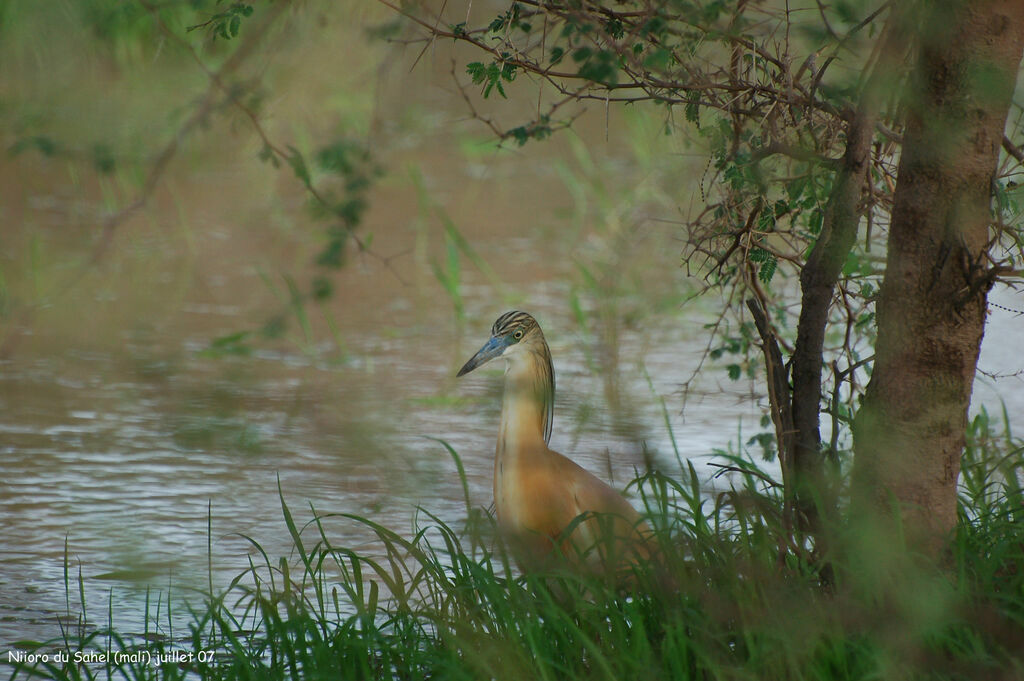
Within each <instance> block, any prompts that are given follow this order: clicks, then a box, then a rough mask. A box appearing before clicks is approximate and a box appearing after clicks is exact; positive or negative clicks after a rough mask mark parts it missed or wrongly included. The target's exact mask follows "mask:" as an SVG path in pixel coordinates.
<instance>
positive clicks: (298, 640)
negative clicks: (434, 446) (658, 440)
mask: <svg viewBox="0 0 1024 681" xmlns="http://www.w3.org/2000/svg"><path fill="white" fill-rule="evenodd" d="M968 439H969V446H968V449H967V452H966V455H965V457H964V461H963V482H962V486H961V495H960V525H959V529H958V531H957V534H956V536H955V537H954V538H952V541H951V543H950V554H949V556H948V561H946V562H944V563H941V564H936V563H930V562H928V561H927V560H925V559H923V558H921V557H919V556H915V555H913V554H911V553H910V552H909V551H907V550H905V549H903V548H902V547H900V546H883V547H878V546H876V547H873V548H871V550H870V551H868V553H869V555H857V553H856V550H857V547H861V548H863V547H864V546H865V544H864V539H863V533H862V532H857V531H856V528H848V527H846V528H838V529H837V530H836V534H837V536H838V537H839V541H838V545H839V546H840V548H838V549H837V550H835V551H834V555H830V556H829V557H828V558H829V560H830V561H831V563H832V564H831V567H832V568H833V570H832V572H831V574H833V575H834V576H833V577H831V578H830V579H829V580H827V581H825V580H822V579H821V577H820V576H819V573H820V569H819V565H818V564H816V563H815V562H812V561H811V560H810V559H808V558H806V556H808V555H811V554H810V552H808V551H806V550H804V549H805V548H806V547H805V546H804V542H803V540H801V539H800V538H799V537H797V536H795V535H794V533H793V532H792V531H791V530H790V529H788V528H787V527H786V523H785V522H784V520H783V516H784V514H783V512H782V510H783V502H784V500H783V495H782V492H781V490H780V488H779V486H778V485H777V484H776V483H775V482H774V481H773V480H772V479H771V476H769V475H768V474H767V473H766V472H765V471H763V470H760V469H758V468H757V466H756V464H754V463H753V460H752V459H751V458H750V457H748V456H746V455H743V456H732V457H731V458H730V460H729V461H728V462H727V464H726V465H727V468H728V470H729V471H730V475H731V476H732V477H731V484H730V486H729V488H728V489H727V490H725V491H722V492H719V493H711V492H709V491H708V489H707V486H706V484H705V483H704V482H702V479H701V476H700V475H698V470H697V468H696V467H695V466H694V465H693V464H692V463H689V462H684V465H683V468H682V470H681V471H680V472H679V474H676V475H673V476H668V475H665V474H663V473H658V472H650V473H647V474H645V475H643V476H641V477H639V478H638V479H637V480H635V481H634V484H633V490H634V492H635V493H636V494H638V495H639V497H640V498H641V499H642V501H643V503H644V505H645V506H646V508H647V511H648V518H649V521H650V524H651V526H652V528H653V530H654V533H655V541H656V542H657V545H658V551H656V552H655V556H654V557H652V558H651V559H650V560H649V561H642V562H640V564H638V565H636V566H635V567H634V568H633V569H632V574H630V575H629V578H628V579H627V580H626V581H625V582H623V581H621V580H609V579H605V578H603V577H601V576H600V575H587V574H580V573H579V572H578V571H574V570H570V569H568V568H560V567H558V566H557V565H556V566H554V567H551V568H549V569H546V570H544V571H539V572H530V573H527V574H523V573H521V572H520V571H519V570H518V569H517V567H516V565H515V563H514V561H513V560H511V559H510V558H509V556H508V555H507V554H506V553H505V552H504V550H503V549H502V548H501V544H500V542H497V541H495V538H494V534H495V532H494V530H495V528H494V521H493V518H492V517H491V516H490V515H489V514H487V513H486V512H483V511H482V510H480V509H473V508H470V506H469V504H468V501H467V520H466V522H465V523H464V524H460V526H459V527H453V526H452V525H451V524H448V523H446V522H444V521H442V520H441V519H440V518H438V517H437V516H436V515H434V514H432V513H430V512H429V511H428V510H426V509H421V510H420V511H419V512H418V513H417V515H416V518H415V522H414V529H413V531H412V532H411V536H406V534H402V533H398V532H395V531H394V530H392V529H389V528H387V527H384V526H382V525H380V524H379V523H376V522H375V521H374V520H373V519H371V518H367V517H361V516H356V515H329V514H319V513H317V512H316V510H315V509H311V519H309V520H308V521H307V522H306V523H305V524H304V525H301V524H300V523H299V522H297V521H296V519H295V516H294V515H293V513H292V511H291V510H290V509H289V507H288V506H287V505H286V504H285V502H284V497H283V495H282V496H281V509H282V516H283V519H284V523H285V525H286V526H287V528H288V531H289V533H290V534H291V537H292V540H293V543H294V555H293V556H292V557H291V558H280V559H276V560H275V559H272V558H271V557H270V556H269V555H267V553H266V552H265V551H264V550H263V549H262V548H261V547H260V545H259V544H258V543H257V542H256V540H255V539H250V541H251V544H252V546H253V549H254V551H253V555H255V556H258V558H259V560H250V562H249V565H248V567H247V568H246V569H245V570H243V571H241V572H240V573H239V574H238V576H237V577H236V578H235V579H234V580H233V581H232V582H231V584H229V585H228V586H227V587H226V588H224V589H222V590H221V591H218V592H214V588H213V585H212V580H211V586H210V593H206V594H204V595H203V598H202V599H201V601H200V604H199V606H198V607H195V608H194V610H193V611H192V613H191V617H192V621H191V624H190V627H189V632H188V633H187V635H184V636H178V637H171V636H164V637H153V636H150V637H148V640H144V641H140V640H128V638H127V637H125V636H123V635H119V634H118V633H117V632H114V631H111V630H107V629H94V630H92V631H91V632H85V631H84V630H80V633H79V634H78V635H77V637H75V636H65V638H64V640H62V641H50V642H42V643H32V642H25V644H24V647H26V648H29V647H32V646H38V650H44V649H46V648H47V647H49V648H53V647H55V646H65V647H67V648H71V649H77V650H84V651H89V650H94V651H95V650H129V651H130V650H138V649H140V648H145V649H147V650H150V651H151V652H153V653H154V654H155V653H157V652H160V651H163V652H164V653H169V652H173V651H175V650H177V651H179V652H191V653H198V651H212V652H213V655H208V656H207V657H205V658H203V659H199V658H198V656H197V655H196V656H193V658H192V659H190V660H189V661H187V662H185V663H180V662H179V663H167V664H162V665H145V664H139V665H134V666H132V665H120V666H110V665H107V666H104V665H102V664H92V665H90V664H79V665H75V664H53V663H49V664H40V663H35V664H30V663H16V664H14V665H13V672H12V674H11V678H28V677H38V678H52V679H57V678H60V679H65V678H71V679H95V678H126V679H178V678H182V679H184V678H189V679H335V680H337V679H345V680H349V679H545V680H547V679H550V680H555V679H558V680H561V679H608V680H621V679H645V680H646V679H737V680H739V679H751V680H753V679H757V680H770V679H780V680H782V679H787V680H788V679H803V680H809V681H813V680H821V681H825V680H829V681H832V680H842V679H851V680H852V679H865V680H866V679H1018V678H1024V662H1022V659H1024V658H1022V657H1021V655H1020V653H1021V651H1022V650H1024V529H1022V527H1024V523H1022V521H1024V517H1022V516H1024V494H1022V491H1021V482H1020V481H1021V473H1022V468H1024V463H1022V458H1024V457H1022V456H1021V454H1022V445H1021V442H1020V441H1019V440H1014V439H1013V438H1012V437H1011V436H1010V434H1009V433H1005V434H1002V435H997V434H995V433H993V432H992V429H991V424H990V422H989V420H988V416H987V414H985V413H983V414H982V415H980V416H979V417H978V418H976V419H975V420H974V421H973V422H972V423H971V424H970V431H969V438H968ZM453 454H454V452H453ZM456 461H458V459H457V457H456ZM460 470H461V468H460ZM338 522H347V523H356V524H359V525H361V526H364V527H365V528H368V529H369V530H370V531H372V532H373V534H374V535H375V536H376V539H377V541H376V542H375V546H374V548H373V549H372V550H364V551H357V550H354V549H352V548H349V547H345V546H337V545H335V544H334V542H333V540H332V532H331V531H329V529H328V525H331V526H332V527H333V526H334V525H335V524H336V523H338ZM847 534H850V535H854V534H856V535H857V536H858V537H859V539H858V540H857V541H853V540H850V541H846V542H845V543H844V537H845V536H846V535H847ZM72 582H73V580H72V579H69V580H68V584H67V588H68V589H69V592H72V593H73V591H74V588H75V587H74V584H73V583H72ZM623 584H625V586H624V585H623ZM84 605H85V604H84V603H83V604H82V607H83V609H84Z"/></svg>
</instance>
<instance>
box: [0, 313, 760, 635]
mask: <svg viewBox="0 0 1024 681" xmlns="http://www.w3.org/2000/svg"><path fill="white" fill-rule="evenodd" d="M537 313H538V314H539V315H540V316H541V318H545V313H546V314H547V316H549V317H551V318H554V314H553V311H552V310H543V309H542V310H539V311H537ZM489 316H490V314H489V313H488V317H489ZM482 319H483V318H481V320H482ZM469 326H472V327H473V328H474V329H475V330H478V332H479V334H478V335H480V336H481V337H483V336H484V335H485V334H486V333H487V331H488V329H489V322H487V321H480V322H475V323H473V324H470V325H469ZM547 326H548V328H549V329H550V330H549V336H550V337H552V338H553V339H554V340H553V343H554V352H555V353H556V359H555V365H556V371H557V372H558V379H559V387H560V390H559V395H558V403H557V410H556V421H555V436H554V439H553V445H554V446H555V447H556V448H558V449H561V450H562V451H564V452H566V453H567V454H570V455H572V456H574V458H576V459H577V460H578V461H580V463H582V464H583V465H584V466H586V467H587V468H589V469H591V470H592V471H594V472H596V473H599V474H601V475H602V476H603V477H605V478H606V479H609V478H610V479H612V480H613V482H614V483H615V484H617V485H619V486H622V485H624V484H625V483H626V482H627V481H628V480H629V479H630V478H631V477H632V475H633V472H634V470H636V469H637V468H638V467H641V466H642V465H643V460H642V454H641V447H643V446H646V448H647V449H648V450H650V451H654V452H660V453H662V454H669V453H670V452H671V443H670V442H669V440H668V436H667V433H666V431H665V428H664V425H663V423H662V416H661V413H660V407H659V406H658V405H657V403H656V400H655V397H654V396H652V395H651V393H650V389H649V387H648V386H647V384H646V380H645V379H644V377H643V375H642V372H641V368H640V366H639V365H638V364H636V363H626V366H624V367H623V369H622V383H623V386H622V387H620V391H619V397H620V399H621V401H622V402H624V403H627V404H630V405H631V406H632V408H631V409H630V411H629V414H630V416H629V417H628V418H629V419H633V420H627V419H626V417H624V416H623V415H622V414H619V415H618V416H617V418H615V419H613V418H611V414H609V413H608V409H607V404H605V401H604V400H603V399H600V398H596V397H595V396H598V395H603V394H604V387H603V386H602V385H601V383H602V382H601V381H600V380H599V379H598V378H597V377H596V375H595V374H594V373H593V372H591V371H589V370H588V369H587V368H586V367H585V366H584V364H583V363H584V359H583V357H582V356H581V355H582V354H583V353H581V352H580V346H579V345H578V343H577V340H576V339H575V338H572V337H566V334H565V332H564V331H560V330H559V329H558V328H557V325H555V326H554V328H552V326H553V325H552V324H548V325H547ZM432 328H433V327H429V326H428V327H426V328H418V329H413V330H409V331H408V332H407V333H406V334H405V335H404V336H403V337H402V339H401V341H400V342H392V343H387V344H380V345H377V344H376V343H375V340H374V339H372V338H367V339H351V343H352V345H353V347H359V346H365V352H366V357H364V358H363V359H362V361H354V360H353V361H350V362H349V363H347V364H340V365H322V364H318V363H316V362H313V361H311V360H309V359H307V358H304V357H301V356H295V355H287V356H286V355H256V356H253V357H244V358H221V359H214V358H205V357H203V356H201V355H197V354H196V353H194V352H191V351H189V350H187V349H183V350H181V351H180V352H179V353H178V354H177V356H174V354H173V353H171V356H174V361H173V362H167V363H165V364H163V365H160V366H150V365H148V364H147V363H146V362H145V360H144V359H143V358H142V357H140V356H136V354H135V353H134V352H133V349H132V348H131V347H127V348H125V352H124V353H118V354H113V353H112V354H99V353H93V354H87V353H76V352H74V351H68V352H67V353H65V354H64V355H63V356H59V357H52V358H45V359H34V360H32V361H20V360H14V361H10V362H8V363H6V365H5V366H4V367H3V373H2V378H0V400H2V403H3V411H2V413H3V417H2V420H0V433H2V442H3V450H2V451H3V457H4V462H5V466H4V482H3V492H4V493H3V496H2V498H0V526H2V527H3V536H2V544H0V552H2V559H3V565H4V568H3V571H2V575H0V612H2V613H4V614H3V619H2V620H0V627H2V629H0V632H2V636H3V639H5V641H4V642H10V641H11V640H15V639H24V638H40V639H41V638H48V637H51V636H56V635H58V634H59V629H58V628H57V627H56V617H57V616H58V615H61V614H63V613H64V612H65V610H66V609H67V603H66V602H65V593H64V570H65V563H64V561H65V543H66V546H67V555H68V559H69V561H70V566H69V568H70V578H71V580H72V584H71V591H72V593H71V599H70V600H71V604H72V605H71V611H72V613H75V612H77V610H78V606H77V605H76V604H77V602H78V594H77V588H78V587H77V584H75V583H74V582H75V581H76V579H77V576H78V574H79V571H80V572H81V575H82V576H83V577H84V578H85V582H84V584H85V592H86V593H85V596H86V603H87V606H91V607H92V608H93V611H92V612H89V613H88V614H89V615H90V617H92V618H93V620H94V621H96V620H97V619H98V620H99V621H101V622H104V621H105V619H106V612H105V610H106V604H107V603H108V600H109V601H111V602H112V603H113V604H114V605H113V609H114V619H115V622H120V627H121V628H122V630H124V631H141V630H142V628H143V626H144V623H143V622H142V621H141V617H142V611H143V606H142V603H143V602H144V599H145V589H146V588H147V586H152V587H153V588H157V589H166V588H167V587H168V585H171V589H172V591H173V590H179V593H184V592H185V591H186V590H187V588H188V587H202V586H204V585H205V584H206V580H207V574H206V561H207V525H208V514H209V523H210V526H211V528H212V539H213V552H212V562H213V569H214V575H215V583H216V584H218V585H224V584H226V583H227V582H228V581H229V579H230V578H231V577H233V576H234V575H235V574H237V573H238V572H240V571H241V570H243V569H244V568H245V566H246V562H245V558H244V556H245V554H246V553H247V551H248V550H249V549H250V547H249V546H248V545H247V543H246V540H244V539H243V538H242V537H241V536H240V535H241V534H245V535H249V536H251V537H253V538H254V539H256V540H257V541H259V542H260V543H261V544H262V545H263V547H264V548H265V549H266V550H267V552H268V553H269V554H270V555H271V556H272V557H275V556H279V555H287V554H288V551H289V547H290V540H289V537H288V534H287V530H286V527H285V525H284V522H283V517H282V512H281V506H280V501H279V499H278V491H277V489H278V487H277V485H278V480H280V485H281V489H282V490H283V493H284V496H285V499H286V500H287V502H288V503H289V506H290V507H291V509H292V512H293V513H294V514H295V515H296V517H297V519H298V520H299V521H300V522H302V521H304V520H306V519H308V517H310V516H311V512H310V511H309V506H310V505H312V506H313V507H315V508H316V509H317V510H318V511H320V512H351V513H357V514H362V515H369V516H372V517H374V518H375V519H378V520H381V521H382V522H384V523H385V524H386V525H389V526H391V527H394V528H396V529H399V530H401V529H404V528H408V527H409V526H410V521H411V518H412V514H413V510H414V508H415V506H416V505H418V504H422V505H424V506H425V507H426V508H428V509H429V510H430V511H432V512H434V513H437V514H438V515H439V516H440V517H442V518H443V519H445V520H446V521H449V522H452V523H453V524H458V522H459V521H460V519H461V517H462V516H463V515H464V507H463V504H462V498H461V494H462V492H461V484H460V482H459V481H458V479H457V478H456V477H455V468H454V465H453V464H452V462H451V461H450V460H449V459H448V456H447V454H446V453H445V452H444V450H443V448H441V447H440V446H439V445H438V444H437V443H435V442H433V441H431V440H429V439H428V437H427V436H429V437H440V438H444V439H446V440H447V441H449V442H450V443H451V444H452V445H453V446H454V447H455V448H456V450H457V451H458V452H460V454H461V455H462V458H463V462H464V464H465V467H466V471H467V474H468V477H469V483H470V491H471V494H472V498H473V502H474V503H475V504H480V505H485V506H486V505H489V504H490V496H491V492H490V473H491V465H492V459H491V456H492V452H493V442H494V436H495V433H496V430H497V419H498V408H499V404H498V402H499V399H500V385H501V381H500V373H499V370H494V371H490V372H484V373H483V374H481V376H479V377H474V378H473V379H472V380H463V381H460V383H459V384H458V385H457V386H456V388H455V390H454V391H453V392H452V393H451V395H453V396H456V397H458V398H459V399H450V400H443V399H434V398H437V396H438V394H439V389H438V386H442V385H445V384H446V382H448V380H449V378H450V374H451V373H452V372H453V371H454V368H453V366H452V365H448V364H446V362H445V361H444V360H442V359H441V358H440V357H439V355H441V354H447V353H443V352H438V348H441V347H444V346H445V345H446V344H448V343H450V341H451V339H450V338H449V337H448V335H449V334H448V333H447V332H445V333H436V334H435V335H431V329H432ZM677 333H678V332H677V331H676V330H675V329H664V328H663V329H649V330H647V331H646V332H644V334H639V333H637V332H627V331H623V332H622V339H621V342H622V346H621V353H622V354H623V356H637V357H642V359H643V363H644V368H645V369H646V371H647V372H649V373H650V375H651V376H653V377H655V378H654V383H655V390H656V391H657V393H658V394H659V395H666V394H669V393H671V392H672V391H673V390H674V389H675V387H676V386H677V384H678V383H679V382H680V381H681V380H682V379H684V378H685V377H686V375H687V371H688V369H689V368H690V367H688V365H690V364H692V361H693V360H694V359H696V357H697V354H696V353H693V352H691V353H690V355H691V356H690V357H687V353H685V352H684V353H682V355H680V353H679V352H678V349H679V348H680V345H679V341H678V338H675V336H677ZM467 335H468V332H467ZM642 347H643V348H645V349H644V350H643V351H641V348H642ZM652 347H660V348H661V349H660V350H659V351H654V352H652V351H651V350H650V348H652ZM683 347H685V346H683ZM152 351H153V349H152V348H148V349H146V350H145V353H146V354H151V353H152ZM371 360H372V361H371ZM140 366H148V368H147V369H146V370H139V367H140ZM370 367H372V368H370ZM723 397H724V399H723ZM740 414H748V415H751V416H753V412H752V411H751V409H750V408H749V407H744V406H742V405H741V404H740V403H739V400H738V399H737V397H736V396H733V397H725V396H724V395H719V396H715V397H714V398H710V397H709V398H708V402H707V403H706V404H705V405H703V406H702V407H695V408H694V410H693V411H691V412H690V413H689V414H688V419H687V421H686V422H679V423H676V424H675V428H676V436H677V437H678V438H679V440H680V441H681V442H684V443H686V445H685V446H686V449H687V452H688V453H692V454H707V453H709V452H710V450H711V448H712V447H713V446H718V445H721V444H722V443H723V441H724V439H727V438H728V435H725V437H723V434H727V433H730V432H731V431H732V429H733V428H735V425H736V418H737V416H738V415H740ZM642 443H645V444H642ZM331 529H332V531H335V532H337V533H338V534H337V536H335V537H334V540H335V541H336V543H337V544H338V545H348V546H357V547H363V548H367V547H369V546H370V545H371V544H372V541H373V539H372V537H371V536H370V535H369V534H367V533H366V532H365V531H364V530H363V529H362V528H360V527H359V526H357V525H355V524H354V523H353V524H350V525H345V524H344V523H337V524H335V525H332V526H331ZM236 533H237V534H236Z"/></svg>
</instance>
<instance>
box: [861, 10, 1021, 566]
mask: <svg viewBox="0 0 1024 681" xmlns="http://www.w3.org/2000/svg"><path fill="white" fill-rule="evenodd" d="M922 8H924V9H926V11H927V12H928V13H929V16H927V17H926V18H925V21H924V24H923V26H922V28H921V29H920V31H921V32H920V43H919V44H920V49H919V52H918V57H917V65H916V69H915V74H914V78H913V80H912V82H911V85H910V87H909V89H908V100H907V102H906V106H907V124H906V130H905V134H904V143H903V151H902V157H901V159H900V165H899V171H898V179H897V185H896V193H895V197H894V207H893V211H892V224H891V225H890V230H889V241H888V254H887V260H886V271H885V277H884V279H883V282H882V285H881V289H880V291H879V298H878V303H877V321H878V340H877V344H876V355H875V363H874V368H873V372H872V375H871V380H870V382H869V384H868V387H867V390H866V393H865V396H864V401H863V404H862V406H861V408H860V410H859V411H858V414H857V417H856V420H855V424H854V449H855V454H856V458H855V463H854V507H855V511H858V512H860V513H861V514H865V513H866V514H867V517H869V518H874V519H876V520H877V519H880V518H891V517H892V516H891V515H890V512H891V511H893V510H898V511H899V512H900V513H901V514H902V522H903V528H904V531H905V536H906V537H907V539H908V541H909V542H910V544H911V545H912V546H913V547H914V548H916V549H919V550H923V551H924V552H926V553H928V554H930V555H933V556H937V555H939V554H940V553H941V550H942V547H943V546H944V543H945V541H946V539H947V538H948V535H949V534H950V533H951V532H952V530H953V529H954V527H955V525H956V518H957V514H956V481H957V477H958V475H959V471H960V456H961V454H962V452H963V448H964V431H965V428H966V424H967V410H968V407H969V404H970V397H971V388H972V385H973V381H974V375H975V369H976V366H977V360H978V352H979V349H980V347H981V339H982V334H983V332H984V324H985V313H986V307H987V292H988V288H989V287H990V285H991V276H989V272H990V269H991V263H990V261H989V260H988V258H987V255H988V247H989V242H990V235H989V231H990V225H991V223H992V216H991V193H992V182H993V178H994V175H995V171H996V165H997V162H998V158H999V148H1000V145H1001V142H1002V139H1003V128H1004V127H1005V124H1006V117H1007V114H1008V111H1009V105H1010V100H1011V97H1012V95H1013V90H1014V84H1015V80H1016V75H1017V71H1018V68H1019V65H1020V60H1021V51H1022V48H1024V2H1021V1H1020V0H982V1H972V2H957V3H926V4H925V5H922ZM893 502H895V504H896V506H897V508H896V509H894V508H893ZM862 517H863V516H862Z"/></svg>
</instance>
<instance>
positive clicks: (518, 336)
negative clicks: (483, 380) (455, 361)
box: [456, 310, 546, 376]
mask: <svg viewBox="0 0 1024 681" xmlns="http://www.w3.org/2000/svg"><path fill="white" fill-rule="evenodd" d="M545 345H546V341H545V340H544V333H543V332H542V331H541V330H540V325H539V324H538V323H537V320H536V319H534V318H533V317H531V316H530V315H528V314H526V313H525V312H519V311H518V310H513V311H511V312H506V313H505V314H503V315H501V316H500V317H498V319H497V320H496V321H495V322H494V326H492V327H491V337H490V338H489V339H487V342H486V343H484V346H483V347H482V348H480V350H479V351H477V353H476V354H475V355H473V356H472V357H471V358H470V359H469V361H468V362H466V364H465V365H463V367H462V368H461V369H459V373H458V374H457V375H456V376H464V375H466V374H468V373H469V372H470V371H472V370H473V369H476V368H477V367H479V366H482V365H484V364H487V362H490V361H491V360H492V359H494V358H496V357H505V358H506V359H512V358H513V357H514V356H515V355H517V354H518V353H522V352H527V351H533V352H538V351H539V350H540V348H541V347H543V346H545Z"/></svg>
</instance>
